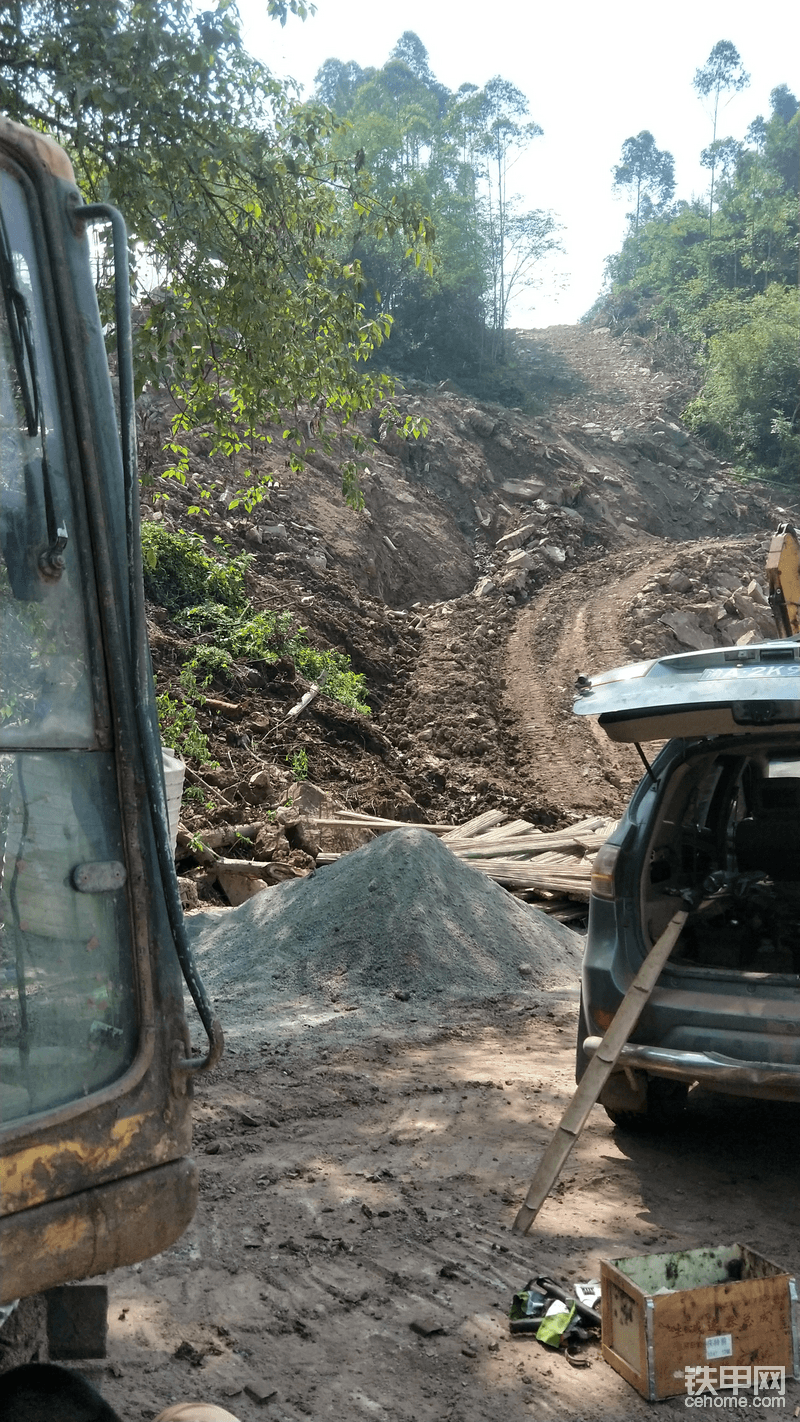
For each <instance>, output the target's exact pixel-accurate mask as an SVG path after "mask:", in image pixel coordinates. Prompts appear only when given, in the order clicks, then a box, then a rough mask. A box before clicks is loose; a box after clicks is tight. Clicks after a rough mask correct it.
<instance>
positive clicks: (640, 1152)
mask: <svg viewBox="0 0 800 1422" xmlns="http://www.w3.org/2000/svg"><path fill="white" fill-rule="evenodd" d="M575 1010H576V1003H575V996H574V993H572V994H570V993H566V994H565V993H563V992H562V993H560V994H558V995H555V996H553V997H548V995H547V994H542V995H540V998H539V1001H538V1003H537V1004H535V1005H534V1006H533V1007H531V1005H530V1003H529V1002H526V1004H525V1005H524V1006H522V1007H520V1006H517V1005H514V1004H512V1003H510V1002H509V1003H505V1004H503V1006H502V1007H501V1006H494V1007H492V1005H491V1004H485V1005H483V1006H482V1007H476V1008H475V1009H474V1010H471V1011H466V1012H464V1011H459V1012H458V1014H457V1015H456V1014H454V1013H452V1012H448V1010H447V1006H446V1005H444V1007H443V1021H442V1025H441V1028H440V1029H439V1030H438V1031H437V1032H435V1033H433V1034H431V1033H426V1034H425V1035H424V1036H423V1038H422V1039H419V1038H415V1036H414V1032H415V1027H414V1023H413V1021H409V1020H408V1019H409V1016H410V1015H413V1014H410V1013H409V1012H408V1010H407V1009H405V1008H402V1007H399V1009H398V1022H397V1031H396V1033H393V1034H384V1035H383V1036H382V1038H380V1039H379V1038H376V1039H375V1040H374V1041H371V1042H369V1043H368V1044H365V1045H363V1046H362V1047H352V1046H351V1047H347V1048H344V1049H342V1048H341V1047H338V1046H337V1045H336V1041H335V1034H329V1035H328V1036H327V1037H325V1036H324V1034H323V1035H322V1036H319V1035H318V1034H317V1033H314V1040H313V1041H309V1040H308V1039H309V1037H311V1036H312V1033H311V1031H309V1030H308V1029H306V1031H305V1032H303V1033H301V1032H300V1031H298V1033H297V1035H296V1036H295V1037H294V1038H292V1037H291V1036H287V1037H285V1038H284V1040H283V1042H282V1043H280V1044H278V1045H277V1046H276V1045H275V1043H274V1033H273V1032H272V1031H271V1029H270V1024H269V1023H265V1033H264V1036H265V1040H264V1043H263V1046H262V1048H261V1050H260V1051H256V1052H253V1053H249V1054H246V1055H240V1054H235V1055H231V1054H229V1055H228V1056H227V1057H226V1059H225V1061H224V1063H223V1065H222V1067H221V1068H220V1069H219V1070H218V1071H217V1072H215V1074H214V1079H210V1080H208V1081H207V1082H205V1083H203V1084H202V1085H201V1087H200V1089H199V1091H198V1103H197V1104H198V1113H197V1114H198V1120H199V1125H198V1128H197V1132H196V1141H197V1146H196V1150H197V1156H198V1159H199V1161H200V1165H201V1203H200V1208H199V1210H198V1214H197V1217H196V1219H195V1221H194V1223H193V1225H192V1226H191V1228H190V1229H189V1231H188V1232H187V1234H186V1235H185V1236H184V1238H183V1239H182V1240H181V1241H180V1243H179V1244H178V1245H177V1246H176V1247H175V1248H174V1249H171V1250H169V1251H168V1252H167V1253H166V1254H164V1255H163V1256H161V1257H160V1258H158V1259H155V1260H152V1261H150V1262H148V1263H145V1264H144V1265H142V1266H141V1267H137V1268H136V1269H125V1270H120V1271H118V1272H117V1274H116V1275H114V1276H112V1281H111V1283H112V1307H111V1310H110V1330H111V1344H110V1356H109V1360H108V1363H107V1364H104V1365H102V1366H101V1367H98V1369H97V1371H96V1373H95V1374H94V1376H95V1377H96V1378H98V1380H99V1385H100V1387H101V1389H102V1390H103V1391H104V1392H105V1393H106V1394H107V1396H108V1397H109V1400H110V1401H112V1402H113V1403H114V1404H115V1405H116V1406H117V1407H118V1408H119V1410H120V1412H121V1414H122V1415H123V1417H125V1418H126V1419H128V1418H130V1419H134V1418H138V1417H143V1418H147V1417H153V1416H155V1415H156V1414H157V1412H158V1410H159V1409H160V1408H161V1407H163V1406H165V1405H166V1404H167V1403H168V1402H170V1401H172V1400H174V1399H183V1398H189V1397H198V1398H199V1397H202V1398H206V1399H208V1400H214V1401H217V1402H219V1403H221V1404H223V1405H225V1406H227V1407H228V1408H229V1409H230V1410H231V1411H232V1412H233V1413H234V1414H235V1415H236V1416H237V1417H239V1418H241V1419H242V1422H251V1419H252V1422H255V1419H256V1418H259V1417H268V1418H272V1419H292V1420H293V1422H295V1419H296V1420H297V1422H300V1419H303V1418H313V1419H318V1422H322V1419H337V1422H338V1419H342V1418H359V1417H364V1418H378V1419H381V1418H384V1419H392V1422H442V1419H449V1422H496V1419H498V1418H509V1419H513V1422H516V1419H522V1418H527V1417H530V1418H534V1419H538V1418H558V1419H565V1422H566V1419H571V1422H575V1420H576V1419H587V1422H600V1419H603V1422H627V1419H629V1418H639V1417H645V1416H652V1405H650V1404H648V1403H646V1402H644V1401H643V1400H642V1399H641V1398H640V1397H638V1395H637V1394H636V1393H635V1392H634V1391H633V1389H632V1388H630V1387H629V1386H628V1385H627V1384H626V1383H625V1382H623V1381H622V1379H621V1378H619V1377H618V1376H617V1374H616V1373H614V1372H613V1371H612V1370H611V1368H609V1367H608V1366H607V1365H606V1364H605V1363H604V1362H603V1361H602V1360H601V1359H600V1357H599V1355H598V1352H597V1349H596V1348H590V1349H589V1350H588V1356H589V1358H590V1361H591V1366H590V1367H589V1368H587V1369H584V1370H580V1371H579V1370H577V1369H573V1368H572V1367H571V1366H570V1365H569V1363H568V1362H567V1360H566V1359H565V1358H564V1357H563V1355H560V1354H557V1353H553V1352H551V1351H550V1350H548V1349H546V1348H544V1347H543V1346H542V1345H541V1344H538V1343H536V1342H535V1341H533V1340H532V1339H528V1338H523V1339H519V1338H512V1337H510V1335H509V1333H508V1328H507V1321H506V1315H507V1310H508V1307H509V1304H510V1301H511V1295H512V1294H513V1292H514V1291H515V1289H517V1288H520V1287H522V1286H524V1284H525V1283H526V1282H527V1280H528V1279H529V1278H530V1277H531V1276H532V1275H535V1274H538V1273H547V1274H550V1275H551V1276H553V1277H554V1278H556V1279H559V1280H561V1281H562V1282H563V1283H564V1284H566V1285H569V1284H570V1283H571V1282H573V1281H575V1280H580V1279H588V1278H591V1277H593V1276H596V1275H597V1273H598V1270H599V1261H600V1259H601V1258H602V1257H611V1258H618V1257H624V1256H626V1255H629V1254H639V1253H644V1252H651V1251H657V1250H672V1249H683V1248H691V1247H695V1246H701V1245H704V1244H713V1243H730V1242H731V1241H734V1240H736V1241H740V1242H745V1243H748V1244H750V1245H752V1246H753V1247H754V1248H755V1249H757V1250H759V1251H760V1252H763V1253H764V1254H766V1255H767V1257H769V1258H772V1259H775V1260H777V1261H779V1262H780V1263H781V1264H783V1265H785V1266H786V1267H787V1268H789V1269H792V1270H795V1271H796V1270H798V1269H800V1249H799V1248H798V1238H800V1234H799V1233H798V1225H800V1208H799V1207H798V1200H797V1187H796V1162H797V1152H796V1142H797V1126H798V1118H797V1111H796V1109H793V1108H789V1107H780V1106H764V1105H761V1104H757V1103H753V1104H752V1105H748V1104H742V1103H732V1102H727V1101H725V1100H724V1099H723V1098H716V1099H715V1098H711V1097H709V1096H706V1097H705V1098H702V1097H698V1098H697V1099H696V1100H693V1103H692V1107H691V1110H690V1113H689V1118H688V1121H687V1122H686V1124H685V1126H684V1127H683V1128H682V1130H681V1132H680V1133H679V1134H675V1135H672V1136H667V1137H663V1138H660V1139H659V1138H648V1137H637V1136H631V1135H628V1134H625V1133H624V1132H621V1131H619V1130H616V1129H614V1128H612V1126H611V1123H610V1122H609V1121H608V1120H607V1118H606V1116H605V1113H604V1112H603V1111H602V1109H601V1108H599V1107H598V1108H595V1111H594V1112H593V1115H592V1117H591V1120H590V1123H589V1127H588V1129H587V1132H586V1134H585V1135H584V1137H583V1138H582V1140H581V1141H580V1143H579V1145H578V1147H577V1149H576V1151H575V1153H574V1155H573V1157H572V1159H571V1160H570V1162H569V1163H568V1166H567V1169H566V1171H565V1175H564V1178H563V1181H562V1183H561V1184H560V1185H559V1186H558V1188H557V1190H556V1192H555V1194H554V1196H553V1197H552V1198H551V1200H550V1201H548V1203H547V1204H546V1205H545V1207H544V1209H543V1210H542V1213H541V1215H540V1216H539V1219H538V1220H537V1222H536V1225H535V1227H534V1229H533V1231H532V1232H531V1234H530V1235H529V1236H527V1237H525V1238H524V1239H520V1238H518V1237H516V1236H513V1235H511V1234H510V1232H509V1228H510V1225H511V1222H512V1220H513V1218H514V1214H515V1212H516V1209H517V1206H518V1204H519V1203H520V1200H521V1198H522V1196H523V1195H524V1192H525V1188H526V1185H527V1182H528V1180H529V1178H530V1176H531V1175H532V1173H533V1170H534V1168H535V1165H536V1162H537V1159H538V1157H539V1154H540V1152H541V1150H542V1149H543V1147H544V1145H545V1144H546V1142H547V1139H548V1137H549V1134H550V1132H551V1131H552V1129H553V1128H554V1126H555V1124H556V1122H557V1120H558V1117H559V1115H560V1112H561V1110H562V1109H563V1106H564V1105H565V1104H566V1101H567V1099H568V1096H569V1093H570V1091H571V1088H572V1069H573V1046H574V1036H575ZM176 1351H177V1352H178V1353H179V1355H180V1356H178V1357H176V1356H175V1354H176ZM246 1388H250V1389H251V1393H250V1394H248V1392H247V1391H245V1390H244V1389H246ZM259 1390H261V1391H262V1392H266V1393H267V1394H270V1393H271V1392H272V1391H273V1390H274V1392H275V1396H274V1399H273V1400H272V1401H270V1402H268V1403H266V1404H264V1403H260V1402H258V1401H256V1400H255V1397H256V1396H258V1393H259ZM788 1394H789V1396H788V1397H787V1414H786V1415H788V1416H791V1415H792V1412H793V1411H794V1408H795V1406H796V1405H797V1404H798V1402H800V1387H798V1385H797V1384H795V1383H790V1384H789V1386H788ZM659 1415H660V1416H663V1415H667V1416H674V1417H676V1418H677V1417H678V1416H684V1415H685V1409H684V1406H683V1402H682V1400H676V1401H673V1402H669V1403H665V1404H661V1405H660V1406H659Z"/></svg>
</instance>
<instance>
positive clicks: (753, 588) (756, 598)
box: [747, 578, 769, 607]
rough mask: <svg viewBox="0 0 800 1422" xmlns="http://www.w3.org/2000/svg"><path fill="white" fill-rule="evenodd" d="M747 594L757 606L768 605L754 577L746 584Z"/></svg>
mask: <svg viewBox="0 0 800 1422" xmlns="http://www.w3.org/2000/svg"><path fill="white" fill-rule="evenodd" d="M747 596H748V597H749V598H751V599H752V601H753V602H755V603H758V605H759V607H769V603H768V602H767V599H766V598H765V596H764V593H763V591H762V589H761V587H760V586H759V584H758V583H757V582H756V580H755V578H754V579H753V581H752V582H751V583H748V584H747Z"/></svg>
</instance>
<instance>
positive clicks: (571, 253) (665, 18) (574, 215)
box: [239, 0, 800, 327]
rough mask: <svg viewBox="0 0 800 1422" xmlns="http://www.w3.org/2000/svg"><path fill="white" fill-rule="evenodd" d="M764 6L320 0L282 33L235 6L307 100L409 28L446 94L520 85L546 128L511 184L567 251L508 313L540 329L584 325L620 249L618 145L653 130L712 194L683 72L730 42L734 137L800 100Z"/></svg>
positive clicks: (683, 192) (260, 49) (770, 8)
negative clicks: (556, 228) (775, 108)
mask: <svg viewBox="0 0 800 1422" xmlns="http://www.w3.org/2000/svg"><path fill="white" fill-rule="evenodd" d="M762 3H763V4H764V8H763V9H761V8H760V6H758V5H754V4H753V3H752V0H747V3H745V0H662V3H658V4H655V3H651V4H647V3H646V0H604V3H603V0H570V3H564V0H561V3H559V0H550V3H549V4H546V5H542V4H538V5H537V4H533V3H531V0H492V3H490V4H488V5H481V6H480V7H478V6H476V9H475V10H474V11H473V10H471V8H470V7H469V5H468V3H465V0H458V3H456V0H405V3H404V4H403V5H402V7H401V6H399V5H398V6H397V7H395V6H394V5H392V4H382V3H381V0H317V12H316V14H315V15H313V16H310V17H309V18H308V19H307V20H306V21H305V22H303V21H301V20H298V19H297V18H296V16H293V15H290V16H289V18H288V19H287V22H286V25H285V27H284V28H281V26H280V24H279V23H278V22H277V21H274V20H269V19H268V18H267V16H266V4H265V0H239V10H240V14H241V17H242V25H243V32H244V36H245V40H246V43H247V46H248V48H249V49H250V50H251V52H252V53H253V54H254V55H256V56H257V57H258V58H259V59H261V60H263V61H264V62H265V63H266V64H267V65H268V66H269V68H270V69H271V70H272V72H273V74H274V75H275V76H276V77H277V78H288V77H291V78H293V79H295V80H296V81H297V82H298V83H299V84H300V85H301V86H302V89H303V94H304V97H310V96H311V93H312V90H313V87H314V76H315V74H316V72H317V70H318V69H319V67H320V65H321V64H322V63H323V62H324V61H325V60H326V59H330V58H335V59H341V60H343V61H345V62H346V61H347V60H351V59H352V60H355V61H356V63H358V64H359V65H361V67H362V68H367V67H368V66H374V67H376V68H380V66H381V65H383V64H384V63H385V62H386V60H387V59H388V57H389V54H390V52H391V50H392V49H393V47H394V45H395V44H396V43H397V41H398V39H399V38H400V35H401V34H402V33H403V32H404V31H405V30H413V31H414V33H415V34H417V35H418V36H419V38H420V39H421V40H422V43H423V44H424V45H425V48H426V49H427V51H428V56H429V60H430V66H431V69H432V71H433V73H434V74H435V76H436V78H437V79H439V80H440V81H441V82H442V83H444V84H446V85H447V87H448V88H449V89H453V90H455V89H458V87H459V86H460V85H461V84H463V83H472V84H477V85H478V86H482V85H483V84H485V83H486V81H487V80H488V79H491V78H492V77H493V76H494V75H496V74H500V75H502V77H503V78H504V79H507V80H510V82H511V83H512V84H514V85H516V87H517V88H518V89H520V90H522V92H523V93H524V94H525V95H526V97H527V99H528V102H529V105H530V114H529V117H530V118H532V119H534V120H535V121H536V123H538V124H539V126H540V127H541V128H542V129H543V130H544V135H543V137H541V138H537V139H534V141H533V143H532V144H531V146H530V148H529V149H528V150H527V151H526V152H525V153H524V154H523V155H522V156H521V157H520V158H519V159H518V160H517V162H516V164H515V166H514V168H513V169H512V171H511V174H510V188H511V190H513V191H516V192H518V193H519V194H520V196H521V198H522V200H523V206H524V207H525V208H526V209H528V208H540V209H549V210H550V211H552V212H553V213H554V215H555V216H556V218H557V219H558V221H559V222H560V223H561V224H562V227H563V231H562V232H561V233H560V237H561V241H562V244H563V246H564V249H565V251H564V254H563V256H558V257H554V258H552V259H551V260H550V262H549V263H548V264H547V265H546V266H544V265H543V266H542V267H541V268H540V274H541V284H540V286H539V288H538V290H535V291H533V292H529V293H528V292H526V293H523V295H522V296H521V298H519V299H518V300H517V302H516V305H513V306H512V308H511V311H510V313H509V322H510V324H511V325H517V326H525V327H531V326H534V327H541V326H549V325H559V324H571V323H573V322H575V321H577V320H579V319H580V317H581V316H582V315H583V314H584V313H585V312H586V311H587V310H588V309H589V307H590V306H591V305H592V303H593V302H594V300H595V298H596V297H597V295H598V293H599V291H600V289H601V286H602V281H603V267H604V263H605V259H606V257H607V256H608V255H609V254H611V253H613V252H616V251H619V248H620V245H621V242H622V238H623V236H624V232H625V214H626V212H628V211H629V210H630V202H629V201H626V199H625V197H624V196H621V195H619V194H618V195H616V196H615V194H614V192H613V191H612V169H613V167H614V166H615V164H618V163H619V161H620V156H621V148H622V144H623V143H624V141H625V139H626V138H629V137H631V136H632V135H635V134H638V133H640V132H641V131H642V130H643V129H648V130H649V131H650V132H651V133H652V134H653V137H654V139H655V141H656V145H657V146H658V147H659V148H661V149H667V150H668V151H669V152H670V153H672V155H673V157H674V159H675V176H676V180H677V186H676V197H678V198H686V199H689V198H691V197H693V196H696V195H700V194H703V193H705V192H706V190H707V183H708V174H707V172H706V171H705V170H704V169H703V168H702V167H701V166H700V162H699V155H700V153H701V151H702V150H703V149H704V148H705V147H707V145H708V144H709V143H710V142H711V116H710V113H709V111H708V109H707V108H706V107H704V105H703V103H702V102H701V100H700V99H698V97H697V95H696V94H695V92H694V89H693V88H692V79H693V77H694V74H695V71H696V70H697V69H698V68H700V67H702V65H703V64H705V62H706V60H707V58H708V56H709V53H710V51H711V49H712V48H713V46H714V45H715V44H716V43H717V41H718V40H721V39H725V40H729V41H730V42H731V43H732V44H734V45H735V46H736V48H737V49H738V51H739V54H740V56H741V59H742V62H743V64H744V66H745V69H746V70H747V71H748V72H749V74H750V76H751V82H750V86H749V88H747V89H745V90H744V92H743V93H742V94H738V95H734V96H733V97H732V98H731V99H730V101H729V102H728V103H727V104H726V106H725V108H724V109H723V110H722V112H721V115H720V120H719V126H718V137H720V138H725V137H728V136H729V135H730V136H733V137H734V138H738V139H743V138H744V136H745V133H746V130H747V128H748V127H749V125H750V123H751V122H752V120H753V119H754V118H755V117H756V115H757V114H763V115H764V117H765V118H766V117H768V116H769V112H770V104H769V94H770V90H772V89H774V88H775V87H776V86H777V85H779V84H788V86H789V88H790V89H791V90H792V91H793V93H795V94H798V96H800V57H799V56H800V42H799V41H800V18H799V17H798V16H799V13H800V12H798V10H797V5H796V0H769V3H766V0H762Z"/></svg>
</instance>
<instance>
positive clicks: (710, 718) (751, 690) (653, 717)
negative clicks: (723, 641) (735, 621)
mask: <svg viewBox="0 0 800 1422" xmlns="http://www.w3.org/2000/svg"><path fill="white" fill-rule="evenodd" d="M573 709H574V711H575V712H576V714H577V715H579V716H597V717H598V718H599V724H600V725H601V726H602V727H603V729H604V731H605V732H606V734H607V735H608V736H609V738H610V739H611V740H613V741H646V740H671V739H673V738H674V737H676V736H681V737H683V736H692V737H696V736H717V735H723V736H728V735H742V734H748V733H753V732H758V733H759V734H762V735H763V734H764V733H765V731H766V732H769V731H770V730H772V729H773V728H774V729H775V731H776V733H780V734H781V735H783V736H784V737H785V735H786V732H787V730H791V728H792V727H793V726H796V727H797V732H798V736H800V638H796V637H789V638H785V639H776V640H775V641H769V642H756V643H751V644H750V645H749V646H747V647H713V648H711V649H710V650H707V651H701V652H683V653H679V654H678V655H676V656H671V657H660V658H658V659H657V660H653V661H643V662H631V663H629V664H628V665H627V666H622V667H616V668H614V669H613V670H611V671H608V672H603V673H601V674H600V675H599V676H593V677H579V679H578V699H577V701H576V702H575V705H574V707H573Z"/></svg>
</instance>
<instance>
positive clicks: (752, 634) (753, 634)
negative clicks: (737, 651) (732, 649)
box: [736, 629, 760, 647]
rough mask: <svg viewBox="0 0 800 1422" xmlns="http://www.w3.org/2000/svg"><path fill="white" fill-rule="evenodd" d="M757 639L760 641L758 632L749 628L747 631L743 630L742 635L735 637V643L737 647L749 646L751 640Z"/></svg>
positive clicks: (756, 640)
mask: <svg viewBox="0 0 800 1422" xmlns="http://www.w3.org/2000/svg"><path fill="white" fill-rule="evenodd" d="M758 641H760V638H759V635H758V632H757V631H754V630H752V629H751V630H750V631H749V632H745V633H744V635H743V636H742V637H737V638H736V645H737V647H749V646H750V644H751V643H752V642H758Z"/></svg>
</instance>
